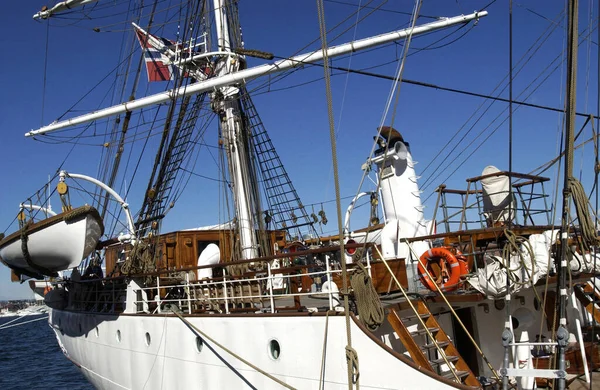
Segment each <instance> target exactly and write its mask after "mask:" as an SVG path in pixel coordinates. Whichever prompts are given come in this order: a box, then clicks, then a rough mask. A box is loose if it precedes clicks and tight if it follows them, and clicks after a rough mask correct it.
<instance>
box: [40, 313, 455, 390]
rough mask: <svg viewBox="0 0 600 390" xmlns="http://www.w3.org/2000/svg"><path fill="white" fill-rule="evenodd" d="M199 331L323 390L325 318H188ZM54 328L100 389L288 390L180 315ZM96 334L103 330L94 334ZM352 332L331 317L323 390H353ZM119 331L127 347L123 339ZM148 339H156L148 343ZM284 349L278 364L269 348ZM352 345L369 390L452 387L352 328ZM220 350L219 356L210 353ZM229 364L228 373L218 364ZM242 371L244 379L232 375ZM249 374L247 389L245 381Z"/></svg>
mask: <svg viewBox="0 0 600 390" xmlns="http://www.w3.org/2000/svg"><path fill="white" fill-rule="evenodd" d="M187 319H188V320H189V321H190V322H191V323H192V324H194V326H196V327H198V328H199V329H201V330H202V331H203V332H205V333H206V334H207V335H209V336H210V337H212V338H213V339H215V340H217V341H218V342H219V343H221V344H223V345H224V346H226V347H227V348H229V349H231V350H232V351H233V352H235V353H236V354H238V355H240V356H241V357H243V358H245V359H247V360H249V361H250V362H252V363H253V364H255V365H256V366H258V367H259V368H261V369H263V370H265V371H266V372H268V373H270V374H271V375H273V376H275V377H277V378H278V379H280V380H282V381H284V382H285V383H288V384H289V385H290V386H292V387H294V388H297V389H316V388H319V378H320V372H321V360H322V359H321V356H322V355H323V340H324V336H325V326H326V318H325V317H324V316H316V317H315V316H307V315H302V316H257V315H248V316H203V317H187ZM49 321H50V325H51V327H52V328H53V329H54V331H55V333H56V336H57V338H58V340H59V344H60V345H61V347H62V348H63V351H64V352H65V354H66V355H67V357H69V359H71V360H72V361H73V363H75V364H76V365H78V366H79V367H80V368H81V370H82V372H83V374H84V375H85V376H86V377H87V378H88V380H89V381H90V382H91V383H93V384H94V386H96V387H97V388H102V389H123V388H127V389H142V388H144V389H183V388H185V389H241V388H249V387H250V386H249V385H248V384H247V383H250V384H252V386H254V387H255V388H257V389H281V388H282V386H281V385H279V384H277V383H276V382H274V381H272V380H271V379H269V378H267V377H266V376H264V375H262V374H260V373H258V372H256V371H255V370H253V369H252V368H250V367H248V366H246V365H245V364H243V363H242V362H240V361H239V360H237V359H235V358H234V357H232V356H231V355H229V354H227V353H226V352H224V351H223V350H222V349H220V348H219V347H217V346H216V345H212V343H210V342H208V341H206V342H205V344H204V347H203V349H202V351H201V352H200V353H199V352H198V350H197V347H196V335H195V334H194V333H193V332H192V331H191V330H190V329H189V328H188V327H187V326H186V325H185V324H184V323H183V322H182V321H181V320H180V319H179V318H177V317H160V316H138V315H120V316H115V315H112V316H111V315H92V314H80V313H75V312H68V311H60V310H52V311H51V315H50V319H49ZM96 329H97V331H96ZM345 329H346V327H345V319H344V316H343V315H340V316H330V318H329V331H328V335H327V348H326V364H325V370H324V372H325V388H326V389H347V388H348V385H347V371H346V357H345V346H346V330H345ZM118 331H120V335H121V341H118V340H117V337H118V336H117V332H118ZM146 333H148V335H149V337H150V340H151V341H150V345H147V338H146ZM273 339H275V340H277V341H278V342H279V344H280V346H281V353H280V357H279V359H277V360H275V359H273V358H272V357H271V355H270V350H269V342H270V341H271V340H273ZM352 346H353V347H354V348H355V349H356V351H357V352H358V356H359V363H360V386H361V388H364V389H416V388H421V389H449V388H454V387H455V386H453V385H451V384H450V383H446V382H441V381H439V380H436V379H435V378H433V377H431V376H429V375H427V374H425V373H424V372H422V371H419V370H418V369H417V368H415V367H413V366H411V365H409V364H407V363H405V362H403V361H402V360H400V359H399V358H398V357H396V356H394V355H393V354H392V353H390V352H389V351H387V350H386V349H384V348H383V347H382V346H380V345H378V344H377V343H376V342H374V341H373V340H372V339H370V338H369V337H368V336H367V335H366V334H365V333H363V331H362V330H361V329H360V328H359V327H358V326H357V325H356V324H354V323H353V322H352ZM211 347H212V349H214V351H212V350H211ZM219 357H221V358H222V359H223V360H225V361H226V362H228V364H230V365H231V366H232V367H233V368H229V367H227V366H226V364H225V363H224V362H223V361H222V360H220V358H219ZM234 371H237V373H239V376H238V375H237V374H236V373H235V372H234ZM240 376H243V377H244V378H245V380H246V381H247V383H245V382H244V380H243V379H241V378H240Z"/></svg>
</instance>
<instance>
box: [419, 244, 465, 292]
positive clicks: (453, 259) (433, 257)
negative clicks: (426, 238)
mask: <svg viewBox="0 0 600 390" xmlns="http://www.w3.org/2000/svg"><path fill="white" fill-rule="evenodd" d="M425 268H427V271H428V272H425ZM417 269H418V271H419V279H421V283H423V285H424V286H425V287H427V288H428V289H430V290H431V291H437V288H436V285H438V286H439V288H440V289H441V290H442V291H452V290H455V289H456V288H458V285H459V283H460V277H461V276H463V275H466V274H468V273H469V268H468V265H467V261H466V258H465V257H464V256H463V255H462V253H460V252H457V254H456V255H455V254H454V253H452V251H451V250H450V248H447V247H438V248H431V249H429V250H427V251H425V253H423V254H422V255H421V257H420V258H419V265H418V267H417ZM429 275H431V277H432V278H433V280H432V278H430V277H429Z"/></svg>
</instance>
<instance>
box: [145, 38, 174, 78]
mask: <svg viewBox="0 0 600 390" xmlns="http://www.w3.org/2000/svg"><path fill="white" fill-rule="evenodd" d="M135 33H136V36H137V38H138V41H139V42H140V46H141V47H142V49H143V50H144V58H145V60H146V71H147V72H148V81H166V80H174V79H175V77H176V76H177V75H178V74H179V69H177V67H176V66H175V65H173V64H169V59H168V58H167V57H166V56H165V55H163V54H162V53H161V52H160V51H159V50H158V49H157V48H155V47H154V46H152V45H151V44H150V42H148V41H149V39H148V36H146V34H144V33H143V32H142V31H140V30H138V29H136V32H135ZM149 35H150V34H149ZM152 38H154V39H156V40H159V41H161V42H162V44H164V45H165V46H166V47H168V48H172V47H174V46H175V43H174V42H172V41H170V40H168V39H166V38H161V37H157V36H155V35H152Z"/></svg>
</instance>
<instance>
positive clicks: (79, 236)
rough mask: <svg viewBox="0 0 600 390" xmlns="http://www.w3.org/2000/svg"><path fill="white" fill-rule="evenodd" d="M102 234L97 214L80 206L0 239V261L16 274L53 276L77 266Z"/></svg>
mask: <svg viewBox="0 0 600 390" xmlns="http://www.w3.org/2000/svg"><path fill="white" fill-rule="evenodd" d="M102 234H104V225H103V223H102V218H101V217H100V214H98V211H97V210H96V209H95V208H93V207H91V206H82V207H79V208H76V209H73V210H70V211H67V212H64V213H61V214H57V215H55V216H52V217H49V218H46V219H44V220H41V221H39V222H35V223H28V224H25V226H24V227H23V228H22V229H20V230H18V231H16V232H14V233H13V234H11V235H9V236H8V237H6V238H4V239H2V240H0V261H2V262H3V263H4V264H6V265H7V266H8V267H10V268H11V269H13V270H14V271H15V273H16V274H17V275H27V276H31V277H39V276H40V275H42V276H57V272H59V271H64V270H68V269H71V268H73V267H77V266H78V265H79V264H81V261H82V260H83V259H85V258H86V257H87V256H88V255H89V254H90V253H92V251H93V250H94V249H95V248H96V245H97V244H98V241H99V240H100V237H102Z"/></svg>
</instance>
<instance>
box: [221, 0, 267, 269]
mask: <svg viewBox="0 0 600 390" xmlns="http://www.w3.org/2000/svg"><path fill="white" fill-rule="evenodd" d="M225 7H226V5H225V1H224V0H214V12H215V29H216V32H217V45H218V50H219V51H220V52H224V53H228V55H224V56H220V57H219V62H218V63H217V66H216V75H217V77H220V76H225V75H228V74H230V73H233V72H237V71H238V70H239V68H240V66H241V65H242V64H241V61H240V60H241V59H240V57H239V56H238V55H235V56H232V55H231V54H232V51H231V43H230V36H229V23H228V22H229V21H228V18H227V13H226V12H225V11H226V9H225ZM211 98H212V102H213V110H214V111H215V112H216V113H217V114H218V115H219V120H220V125H221V132H222V136H223V140H224V142H223V145H224V148H225V152H226V153H227V161H228V164H229V174H230V179H231V187H232V188H231V189H232V191H233V198H234V203H235V211H236V213H235V215H236V219H237V220H236V222H237V228H238V231H239V239H240V249H241V255H242V259H251V258H254V257H257V256H258V245H257V240H256V235H255V234H254V228H255V214H254V211H255V210H258V207H257V206H258V199H257V197H256V195H255V192H254V190H253V189H254V188H256V186H255V185H253V183H252V179H253V178H255V177H256V175H253V174H252V173H253V172H252V169H253V166H252V164H251V161H250V155H249V151H248V144H247V142H246V140H247V139H248V138H249V136H250V135H249V134H248V129H247V127H246V126H245V123H244V120H243V118H242V109H241V106H240V90H239V88H237V87H235V86H224V87H221V88H218V89H217V90H216V91H215V92H213V93H212V94H211Z"/></svg>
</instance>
